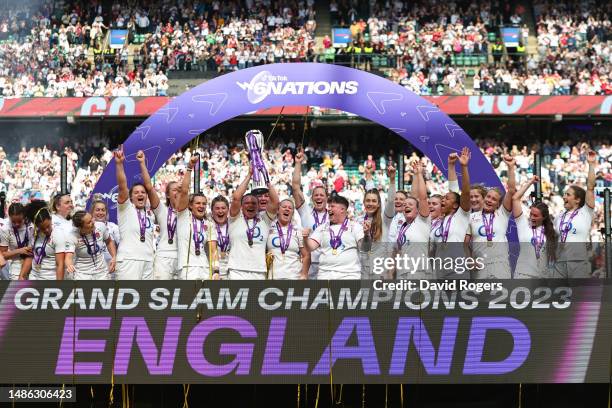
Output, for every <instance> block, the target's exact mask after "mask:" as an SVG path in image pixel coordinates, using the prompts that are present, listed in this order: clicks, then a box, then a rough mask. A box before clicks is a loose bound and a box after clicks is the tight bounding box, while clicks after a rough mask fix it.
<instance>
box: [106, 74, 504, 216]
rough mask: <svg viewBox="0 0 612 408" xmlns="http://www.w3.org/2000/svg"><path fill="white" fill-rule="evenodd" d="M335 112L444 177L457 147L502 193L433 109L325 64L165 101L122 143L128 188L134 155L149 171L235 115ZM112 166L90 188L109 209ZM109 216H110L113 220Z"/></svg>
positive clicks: (480, 179) (475, 174) (205, 87)
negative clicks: (141, 155)
mask: <svg viewBox="0 0 612 408" xmlns="http://www.w3.org/2000/svg"><path fill="white" fill-rule="evenodd" d="M292 105H293V106H299V105H305V106H308V105H310V106H321V107H325V108H333V109H340V110H343V111H347V112H351V113H354V114H357V115H359V116H362V117H364V118H367V119H369V120H371V121H373V122H376V123H379V124H380V125H382V126H385V127H386V128H388V129H389V130H392V131H393V132H395V133H397V134H398V135H400V136H401V137H403V138H404V139H406V140H408V141H409V142H410V143H412V144H413V145H414V146H415V147H416V148H417V149H419V150H420V151H421V152H423V153H424V154H426V155H427V156H428V157H429V158H430V159H431V160H432V161H433V162H434V163H435V164H436V166H438V167H439V168H440V169H442V170H443V171H444V173H445V174H446V173H447V160H446V159H447V157H448V154H449V153H450V152H453V151H455V152H459V151H460V150H461V148H463V147H464V146H467V147H469V148H470V149H471V150H472V160H471V161H470V165H469V169H470V178H471V180H472V182H473V183H484V184H485V185H487V186H498V187H500V188H502V189H503V185H502V184H501V182H500V180H499V178H498V177H497V175H496V173H495V171H494V170H493V168H492V167H491V164H490V163H489V161H488V160H487V159H486V158H485V156H484V155H483V154H482V153H481V152H480V150H479V149H478V147H477V146H476V144H475V143H474V142H473V141H472V139H471V138H470V137H469V136H468V135H467V134H466V133H465V131H464V130H463V129H462V128H461V127H460V126H459V125H457V124H456V123H455V122H454V121H453V120H452V119H451V118H450V117H448V115H446V114H445V113H444V112H442V111H441V110H440V108H438V107H436V106H435V105H432V104H431V103H429V102H427V101H426V100H425V99H423V98H421V97H419V96H418V95H415V94H414V93H412V92H410V91H408V90H407V89H406V88H404V87H402V86H400V85H398V84H396V83H394V82H391V81H389V80H387V79H384V78H381V77H378V76H376V75H373V74H370V73H367V72H364V71H360V70H357V69H353V68H346V67H341V66H337V65H330V64H317V63H291V64H271V65H262V66H258V67H254V68H249V69H244V70H240V71H236V72H233V73H231V74H227V75H223V76H220V77H218V78H216V79H213V80H210V81H207V82H204V83H203V84H201V85H199V86H197V87H196V88H194V89H192V90H190V91H188V92H185V93H183V94H182V95H180V96H178V97H176V98H174V99H171V100H170V101H169V102H168V103H167V104H166V105H165V106H164V107H162V108H160V109H159V110H158V111H157V112H155V113H154V114H153V115H151V116H150V117H149V118H148V119H147V120H146V121H145V122H144V123H142V125H140V126H139V127H138V128H137V129H136V130H135V131H134V132H132V134H131V135H130V136H129V138H128V139H127V140H126V141H125V143H124V151H125V154H126V161H125V169H126V175H127V177H128V183H129V184H131V183H134V182H136V181H138V180H139V179H140V172H139V166H138V161H137V160H136V157H135V156H136V152H137V151H138V150H144V151H145V153H146V154H147V159H148V160H147V168H148V169H149V172H150V174H154V173H155V172H156V171H157V169H158V168H159V167H160V166H161V165H162V164H163V163H164V162H165V161H166V160H167V159H168V158H169V157H170V156H171V155H172V154H173V153H175V152H176V151H177V150H178V149H179V148H180V147H181V146H183V145H185V144H186V143H188V142H189V141H190V140H192V139H193V138H195V137H196V136H198V135H199V134H201V133H203V132H205V131H206V130H208V129H210V128H212V127H213V126H215V125H217V124H219V123H221V122H224V121H226V120H228V119H231V118H234V117H236V116H238V115H241V114H244V113H247V112H251V111H255V110H258V109H266V108H271V107H278V106H292ZM116 192H117V182H116V177H115V165H114V163H112V162H111V163H110V164H109V165H108V167H107V168H106V169H105V170H104V173H103V174H102V176H101V177H100V180H99V181H98V183H97V184H96V187H95V190H94V193H99V194H101V195H102V197H103V199H104V200H106V202H107V204H108V206H109V209H115V208H116V206H117V204H116V197H117V193H116ZM115 213H116V211H111V217H112V218H115V216H116V214H115Z"/></svg>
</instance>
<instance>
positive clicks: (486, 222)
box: [482, 210, 495, 241]
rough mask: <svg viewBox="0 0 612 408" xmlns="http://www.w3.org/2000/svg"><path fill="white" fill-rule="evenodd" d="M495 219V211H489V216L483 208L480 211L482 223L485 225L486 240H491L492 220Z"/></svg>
mask: <svg viewBox="0 0 612 408" xmlns="http://www.w3.org/2000/svg"><path fill="white" fill-rule="evenodd" d="M494 220H495V213H491V214H490V215H489V218H487V214H485V212H484V210H483V211H482V223H483V225H484V227H485V233H486V234H487V241H493V221H494Z"/></svg>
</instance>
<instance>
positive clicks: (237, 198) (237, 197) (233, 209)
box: [229, 166, 253, 217]
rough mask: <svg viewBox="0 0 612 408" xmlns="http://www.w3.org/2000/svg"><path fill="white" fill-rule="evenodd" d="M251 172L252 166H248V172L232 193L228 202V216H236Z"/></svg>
mask: <svg viewBox="0 0 612 408" xmlns="http://www.w3.org/2000/svg"><path fill="white" fill-rule="evenodd" d="M252 174H253V170H252V168H251V167H250V166H249V174H248V175H247V176H246V177H245V178H244V180H242V183H240V185H239V186H238V188H237V189H236V190H235V191H234V193H233V194H232V202H231V204H230V211H229V214H230V217H236V216H237V215H238V214H239V213H240V206H241V204H242V203H241V201H242V196H243V195H244V194H245V193H246V191H247V189H248V188H249V182H250V181H251V175H252Z"/></svg>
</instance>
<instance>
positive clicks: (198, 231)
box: [191, 215, 206, 254]
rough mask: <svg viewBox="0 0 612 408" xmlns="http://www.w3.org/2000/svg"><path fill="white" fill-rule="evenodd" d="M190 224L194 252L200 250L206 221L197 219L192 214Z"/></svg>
mask: <svg viewBox="0 0 612 408" xmlns="http://www.w3.org/2000/svg"><path fill="white" fill-rule="evenodd" d="M191 224H192V226H193V234H192V236H193V243H194V246H195V252H196V254H198V253H199V252H200V245H201V244H202V243H203V242H204V233H205V232H206V221H205V220H203V219H202V220H198V219H197V218H196V217H194V216H193V215H192V216H191ZM198 227H199V228H198Z"/></svg>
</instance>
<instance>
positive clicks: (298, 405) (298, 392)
mask: <svg viewBox="0 0 612 408" xmlns="http://www.w3.org/2000/svg"><path fill="white" fill-rule="evenodd" d="M297 408H300V384H298V390H297Z"/></svg>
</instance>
